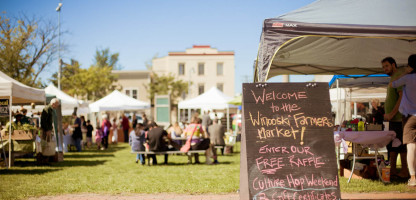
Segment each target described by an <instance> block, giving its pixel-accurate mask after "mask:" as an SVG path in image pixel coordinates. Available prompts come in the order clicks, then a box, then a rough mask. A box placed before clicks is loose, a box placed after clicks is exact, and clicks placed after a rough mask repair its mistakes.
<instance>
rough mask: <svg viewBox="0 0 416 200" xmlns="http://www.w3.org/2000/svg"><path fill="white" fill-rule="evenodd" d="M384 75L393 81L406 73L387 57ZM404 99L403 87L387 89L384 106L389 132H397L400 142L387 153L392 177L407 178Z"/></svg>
mask: <svg viewBox="0 0 416 200" xmlns="http://www.w3.org/2000/svg"><path fill="white" fill-rule="evenodd" d="M381 64H382V67H383V70H384V73H386V74H387V75H389V76H390V77H391V79H390V82H391V81H392V80H396V79H397V78H398V77H400V76H401V75H402V74H403V73H404V71H403V70H401V69H400V70H399V69H397V64H396V61H395V60H394V59H393V58H392V57H386V58H384V59H383V60H382V61H381ZM401 99H402V87H397V88H393V87H391V86H390V84H389V86H388V87H387V96H386V101H385V104H384V111H385V114H384V120H385V121H388V122H389V130H391V131H394V132H396V138H397V139H398V140H400V143H401V144H400V145H399V146H398V147H393V141H392V142H390V143H389V144H388V145H387V151H388V156H389V163H390V167H391V171H390V175H391V176H392V177H394V176H400V177H407V176H408V170H407V162H406V161H407V158H406V157H407V156H406V147H405V146H404V145H403V127H402V115H401V113H400V112H399V106H400V102H401ZM399 154H400V158H401V162H402V169H401V171H400V172H399V173H397V171H396V168H397V166H396V162H397V157H398V155H399Z"/></svg>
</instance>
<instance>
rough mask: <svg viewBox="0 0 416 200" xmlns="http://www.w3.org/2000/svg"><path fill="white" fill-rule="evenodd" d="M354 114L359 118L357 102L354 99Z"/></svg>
mask: <svg viewBox="0 0 416 200" xmlns="http://www.w3.org/2000/svg"><path fill="white" fill-rule="evenodd" d="M354 115H355V118H357V102H355V101H354Z"/></svg>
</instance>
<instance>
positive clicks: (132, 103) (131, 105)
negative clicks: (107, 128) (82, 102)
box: [89, 90, 150, 112]
mask: <svg viewBox="0 0 416 200" xmlns="http://www.w3.org/2000/svg"><path fill="white" fill-rule="evenodd" d="M89 108H90V111H91V112H101V111H120V110H141V109H147V108H150V103H146V102H143V101H139V100H137V99H133V98H131V97H129V96H127V95H125V94H123V93H121V92H119V91H118V90H114V91H113V92H112V93H111V94H109V95H107V96H105V97H103V98H102V99H100V100H98V101H96V102H94V103H92V104H90V105H89Z"/></svg>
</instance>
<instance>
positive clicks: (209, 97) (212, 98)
mask: <svg viewBox="0 0 416 200" xmlns="http://www.w3.org/2000/svg"><path fill="white" fill-rule="evenodd" d="M231 100H233V97H229V96H227V95H225V94H224V93H222V92H221V91H220V90H218V89H217V88H216V87H212V88H211V89H209V90H208V91H206V92H205V93H203V94H201V95H199V96H197V97H195V98H192V99H188V100H185V101H181V102H179V104H178V109H188V110H189V111H190V109H205V110H210V109H226V110H227V130H229V128H230V120H229V117H230V116H229V114H230V110H229V109H230V108H237V107H238V106H236V105H233V104H229V102H230V101H231ZM179 113H180V112H178V115H179ZM189 115H190V114H189ZM178 119H179V116H178Z"/></svg>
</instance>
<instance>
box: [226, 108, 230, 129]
mask: <svg viewBox="0 0 416 200" xmlns="http://www.w3.org/2000/svg"><path fill="white" fill-rule="evenodd" d="M228 130H230V108H229V106H227V131H228Z"/></svg>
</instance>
